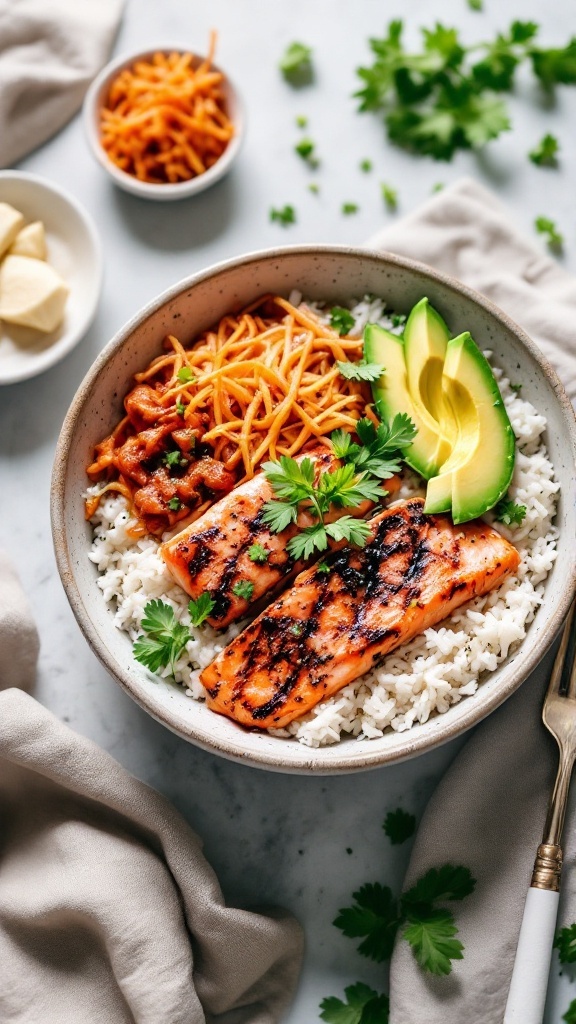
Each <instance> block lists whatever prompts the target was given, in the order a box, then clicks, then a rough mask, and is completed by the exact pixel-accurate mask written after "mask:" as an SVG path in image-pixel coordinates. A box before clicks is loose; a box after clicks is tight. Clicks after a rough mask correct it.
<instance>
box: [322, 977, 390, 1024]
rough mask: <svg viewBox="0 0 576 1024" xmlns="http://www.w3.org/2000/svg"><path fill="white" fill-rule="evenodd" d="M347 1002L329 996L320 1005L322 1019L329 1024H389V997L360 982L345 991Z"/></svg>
mask: <svg viewBox="0 0 576 1024" xmlns="http://www.w3.org/2000/svg"><path fill="white" fill-rule="evenodd" d="M344 995H345V996H346V1002H345V1003H344V1002H343V1001H342V1000H341V999H337V998H336V996H328V998H327V999H323V1000H322V1002H321V1003H320V1011H321V1012H320V1017H321V1018H322V1020H324V1021H326V1022H327V1024H388V1015H389V1012H390V1003H389V1000H388V996H386V995H378V993H377V992H375V991H374V989H373V988H370V987H369V986H368V985H364V983H363V982H361V981H358V982H356V984H355V985H349V986H348V988H345V989H344Z"/></svg>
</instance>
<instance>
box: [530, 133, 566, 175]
mask: <svg viewBox="0 0 576 1024" xmlns="http://www.w3.org/2000/svg"><path fill="white" fill-rule="evenodd" d="M559 150H560V143H559V142H558V139H557V138H556V136H555V135H544V136H543V138H541V139H540V142H539V143H538V145H537V146H535V147H534V149H532V150H531V151H530V152H529V153H528V156H529V157H530V159H531V161H532V163H533V164H537V165H538V167H557V166H558V152H559Z"/></svg>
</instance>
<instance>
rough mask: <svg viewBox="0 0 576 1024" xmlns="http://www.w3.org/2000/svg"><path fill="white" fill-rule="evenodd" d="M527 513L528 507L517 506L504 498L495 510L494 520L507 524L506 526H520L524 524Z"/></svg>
mask: <svg viewBox="0 0 576 1024" xmlns="http://www.w3.org/2000/svg"><path fill="white" fill-rule="evenodd" d="M526 512H527V508H526V505H517V504H516V502H515V501H512V500H511V499H508V498H502V500H501V501H499V502H498V504H497V505H496V507H495V509H494V518H495V519H496V521H497V522H498V523H505V524H506V526H512V523H516V525H517V526H519V525H520V523H522V522H524V519H525V517H526Z"/></svg>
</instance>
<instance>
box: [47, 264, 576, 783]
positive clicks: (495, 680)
mask: <svg viewBox="0 0 576 1024" xmlns="http://www.w3.org/2000/svg"><path fill="white" fill-rule="evenodd" d="M293 288H297V289H299V290H301V291H302V292H304V294H305V295H306V296H308V297H311V298H324V299H327V300H328V301H329V302H331V303H336V302H338V301H341V300H342V299H343V298H346V297H349V296H362V295H364V294H365V293H367V292H372V293H374V294H376V295H380V296H383V297H384V298H385V299H386V301H387V302H388V304H389V305H390V306H391V307H392V308H393V309H395V310H398V311H407V310H409V308H410V307H411V306H412V304H413V303H414V302H416V301H417V300H418V299H419V298H421V296H422V295H427V296H428V297H429V298H430V301H431V302H432V303H433V305H434V306H436V307H437V308H438V309H439V311H440V312H441V314H442V316H443V317H445V319H446V321H447V322H448V325H449V326H450V327H451V328H452V330H453V331H455V332H458V331H459V330H462V329H467V330H470V331H471V332H472V334H473V336H474V338H475V339H476V341H477V342H478V344H479V345H480V346H481V347H482V348H489V349H492V351H493V352H494V358H495V361H496V363H497V364H498V365H499V366H502V367H503V369H504V370H505V371H506V372H507V373H508V374H510V375H511V376H512V379H513V380H514V381H519V382H521V383H522V395H523V397H526V398H527V399H529V400H530V401H531V402H532V403H533V404H534V405H535V406H536V408H537V409H539V410H540V411H541V412H542V413H544V415H545V416H546V418H547V420H548V430H547V438H546V441H547V444H548V447H549V451H550V455H551V458H552V461H553V463H554V467H555V470H556V474H557V476H558V479H559V480H560V483H561V486H562V490H561V492H560V504H559V509H558V518H557V525H558V527H559V542H558V547H559V551H558V558H557V561H556V563H555V566H554V568H553V570H552V572H551V573H550V575H549V577H548V579H547V581H546V587H545V595H544V600H543V602H542V605H541V607H540V608H539V609H538V612H537V614H536V618H535V619H534V621H533V622H532V624H531V625H530V627H529V630H528V635H527V636H526V639H525V640H524V641H523V643H522V644H521V646H520V647H519V648H518V649H517V650H516V651H514V653H513V654H512V655H511V656H510V657H509V658H508V659H507V660H506V661H505V662H504V663H503V664H502V665H501V666H500V667H499V668H498V669H497V671H495V672H493V673H492V674H491V675H489V676H488V677H487V678H486V679H485V680H484V682H483V683H482V685H481V686H480V688H479V689H478V691H477V693H476V694H475V695H474V696H473V697H468V698H466V699H464V700H462V701H461V702H460V703H458V704H456V705H454V706H453V707H452V708H450V710H449V711H447V712H446V713H445V714H442V715H434V716H433V717H432V718H430V719H429V721H428V722H426V723H425V724H424V725H416V726H414V727H413V728H412V729H410V730H408V731H406V732H403V733H398V732H392V731H391V732H389V733H388V734H386V735H384V736H383V737H382V738H379V739H374V740H368V739H365V740H364V739H363V740H356V739H347V740H343V741H342V742H340V743H338V744H336V745H334V746H329V747H324V748H321V749H318V750H316V749H311V748H308V747H305V746H303V745H301V744H300V743H298V742H297V741H295V740H283V739H280V738H277V737H272V736H270V735H268V734H267V733H258V732H256V731H248V730H245V729H243V728H242V727H241V726H240V725H237V724H236V723H234V722H232V721H230V720H229V719H227V718H223V717H221V716H219V715H216V714H214V713H213V712H212V711H209V710H208V708H207V707H205V706H204V705H203V704H202V703H198V702H196V701H194V700H192V699H190V698H189V697H187V696H186V695H185V693H184V690H183V689H182V688H181V687H178V686H176V685H171V684H170V683H169V682H166V681H162V680H159V679H153V678H152V677H151V676H149V675H148V673H147V672H146V671H145V670H144V669H143V668H141V666H139V665H138V664H137V662H136V661H135V660H134V658H133V657H132V645H131V643H130V641H129V639H128V637H127V635H126V634H124V633H121V632H119V630H118V629H116V628H115V626H114V625H113V620H112V615H111V614H110V612H109V610H108V608H107V607H106V606H105V604H104V600H103V597H102V593H101V591H100V590H99V588H98V587H97V585H96V575H97V574H96V568H95V566H94V565H93V564H92V563H91V562H90V561H89V560H88V556H87V551H88V547H89V544H90V527H89V525H88V524H87V523H86V522H85V520H84V503H83V499H82V494H83V492H84V491H85V489H86V484H87V480H86V476H85V466H86V465H87V464H88V462H89V461H90V460H91V456H92V451H93V447H94V444H95V442H97V441H98V440H100V438H102V437H103V436H104V435H105V434H106V433H108V432H109V431H110V430H111V429H112V427H113V425H114V424H115V423H116V422H117V420H118V419H119V418H120V415H121V410H122V399H123V396H124V394H125V393H126V391H127V389H128V386H129V384H130V381H131V378H132V375H133V374H134V373H135V372H136V371H138V370H140V369H142V367H145V366H146V365H147V364H148V362H149V361H150V360H151V359H152V358H153V356H155V355H157V353H158V352H159V351H160V346H161V344H162V340H163V338H164V336H165V335H166V334H167V333H169V332H172V331H176V332H177V333H178V336H179V337H180V339H181V340H182V341H184V342H186V341H188V340H190V339H192V338H193V336H194V335H195V334H196V333H197V332H198V331H201V330H203V329H205V328H207V327H208V326H209V325H210V324H212V323H214V322H215V321H216V320H218V319H219V318H220V317H221V316H222V315H223V314H224V313H226V311H228V310H230V309H239V308H241V307H242V306H244V305H247V304H248V303H249V302H250V301H252V300H253V299H254V298H255V297H256V296H258V295H262V294H264V293H265V292H277V293H278V292H279V293H283V294H285V295H288V294H289V292H290V290H291V289H293ZM575 453H576V428H575V422H574V415H573V412H572V409H571V407H570V404H569V402H568V400H567V398H566V395H565V393H564V391H563V388H562V385H561V383H560V381H559V379H558V377H557V376H556V374H555V372H554V371H553V370H552V369H551V367H550V366H549V365H548V364H547V363H546V361H545V359H544V358H543V356H542V355H541V353H540V352H539V351H538V349H537V348H536V346H535V345H534V344H533V343H532V342H531V341H530V339H529V338H528V337H527V336H526V334H524V332H523V331H522V330H521V329H520V328H519V327H518V326H517V325H516V324H515V323H513V322H512V321H511V320H510V319H509V318H508V317H507V316H506V315H505V314H504V313H502V312H501V311H500V310H499V309H497V308H496V307H495V306H493V305H492V304H491V303H490V302H489V301H488V300H487V299H485V298H484V297H483V296H481V295H478V294H477V293H475V292H473V291H472V290H471V289H469V288H466V287H464V286H463V285H461V284H459V283H458V282H457V281H454V280H452V279H450V278H448V277H446V276H444V275H442V274H439V273H436V272H435V271H433V270H431V269H430V268H428V267H425V266H424V265H421V264H418V263H414V262H411V261H409V260H406V259H401V258H399V257H397V256H393V255H389V254H382V253H375V252H369V251H365V250H360V249H347V248H338V247H333V246H324V247H318V246H313V247H312V246H303V247H295V248H292V247H290V248H284V249H276V250H272V251H269V252H265V253H254V254H252V255H248V256H245V257H242V258H240V259H236V260H232V261H230V262H227V263H222V264H219V265H218V266H216V267H213V268H212V269H210V270H207V271H204V272H203V273H200V274H196V275H194V276H193V277H190V278H188V279H186V280H184V281H181V282H180V283H179V284H177V285H175V286H174V287H173V288H170V289H169V290H168V291H167V292H164V294H163V295H160V296H159V297H158V298H156V299H154V301H153V302H151V303H150V305H148V306H146V308H145V309H143V310H142V311H141V312H139V313H138V314H137V316H135V317H134V318H133V319H132V320H131V321H130V322H129V323H128V324H127V325H126V326H125V327H123V328H122V330H121V331H120V332H119V333H118V334H117V335H116V337H115V338H113V339H112V341H111V342H110V343H109V344H108V345H107V346H106V348H105V349H104V350H103V352H102V353H101V355H100V356H99V358H98V359H97V360H96V362H95V363H94V365H93V367H92V369H91V370H90V371H89V373H88V375H87V376H86V378H85V379H84V381H83V383H82V384H81V386H80V388H79V390H78V392H77V394H76V397H75V398H74V401H73V402H72V405H71V408H70V411H69V412H68V415H67V417H66V420H65V422H64V426H63V428H62V433H61V435H60V440H59V442H58V449H57V452H56V462H55V468H54V476H53V493H52V510H53V512H52V515H53V534H54V542H55V546H56V554H57V560H58V567H59V570H60V575H61V577H62V582H63V584H64V587H65V589H66V593H67V595H68V599H69V601H70V604H71V606H72V609H73V611H74V614H75V615H76V618H77V620H78V622H79V624H80V627H81V629H82V631H83V633H84V635H85V637H86V639H87V640H88V642H89V643H90V645H91V646H92V648H93V650H94V651H95V653H96V654H97V656H98V657H99V658H100V660H101V661H102V662H103V664H104V665H105V667H106V668H107V669H108V671H109V672H110V673H111V675H112V676H114V678H115V679H116V680H117V681H118V682H119V683H120V685H121V686H122V687H124V689H125V690H126V691H127V692H128V693H129V694H130V695H131V696H132V697H133V698H134V700H136V701H137V702H138V704H140V705H141V707H143V708H145V709H146V711H148V712H149V714H151V715H152V716H153V717H154V718H156V719H157V720H158V721H160V722H162V723H163V724H164V725H166V726H168V728H170V729H172V730H173V731H174V732H176V733H178V734H179V735H180V736H182V737H184V738H185V739H187V740H190V742H192V743H195V744H197V745H198V746H201V747H204V748H205V749H207V750H211V751H213V752H214V753H217V754H221V755H222V756H224V757H228V758H232V759H235V760H238V761H243V762H244V763H246V764H251V765H257V766H260V767H266V768H269V769H272V770H276V771H284V772H301V773H313V772H317V773H324V774H331V773H336V772H353V771H360V770H363V769H367V768H374V767H376V766H378V765H382V764H386V763H390V762H393V761H399V760H401V759H403V758H407V757H413V756H415V755H416V754H419V753H422V752H424V751H427V750H430V749H431V748H432V747H435V746H437V745H439V744H440V743H443V742H445V741H446V740H449V739H451V738H453V737H455V736H457V735H458V734H459V733H461V732H463V730H465V729H468V728H469V727H470V726H472V725H474V724H475V723H477V722H479V721H480V720H481V719H482V718H484V716H485V715H487V714H489V712H491V711H493V710H494V708H496V707H497V706H498V705H499V704H501V703H502V701H504V700H505V699H506V698H507V697H509V696H510V694H511V693H513V691H514V690H516V689H517V687H518V686H520V684H521V683H522V682H523V680H524V679H525V678H526V676H527V675H528V673H529V672H530V671H531V670H532V669H533V668H534V666H535V665H536V664H537V663H538V661H539V660H540V659H541V657H542V655H543V654H544V652H545V651H546V649H547V648H548V647H549V645H550V644H551V643H552V640H553V638H554V636H555V634H556V632H557V631H558V629H559V627H560V624H561V622H562V619H563V617H564V615H565V614H566V611H567V609H568V605H569V602H570V600H571V597H572V595H573V593H574V587H575V575H576V573H575V554H576V545H575V543H574V538H575V537H576V511H575V501H574V491H575V482H574V462H575Z"/></svg>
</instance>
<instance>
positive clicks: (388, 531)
mask: <svg viewBox="0 0 576 1024" xmlns="http://www.w3.org/2000/svg"><path fill="white" fill-rule="evenodd" d="M423 506H424V503H423V501H422V499H421V498H413V499H411V500H410V501H404V502H398V503H397V504H395V505H393V506H392V507H391V508H390V509H387V510H386V511H385V512H382V513H381V514H380V515H378V516H375V517H374V519H372V520H371V526H372V539H371V540H369V542H368V544H367V545H366V547H365V548H364V549H363V550H356V549H354V548H346V549H344V550H343V551H340V552H338V553H335V554H332V555H329V556H328V557H327V559H325V561H326V562H327V563H328V571H327V572H324V571H320V570H318V569H317V568H315V567H313V568H311V569H307V570H305V571H304V572H302V573H300V575H299V576H298V577H297V578H296V580H295V581H294V584H293V586H292V587H291V588H290V589H289V590H287V591H286V592H285V593H284V594H282V596H281V597H280V598H279V599H278V600H277V601H275V602H274V603H273V604H272V605H270V607H269V608H267V609H266V611H265V612H263V613H262V614H261V615H259V616H258V618H257V619H255V620H254V622H253V623H251V625H249V626H248V627H247V629H245V630H244V632H243V633H241V634H240V635H239V636H238V637H236V639H235V640H234V641H233V642H232V643H231V644H229V645H228V647H226V648H225V650H224V651H222V653H221V654H219V655H218V657H217V658H216V659H215V660H214V661H213V662H212V664H211V665H209V666H208V667H207V668H205V669H204V671H203V672H202V674H201V676H200V679H201V681H202V683H203V685H204V686H205V688H206V692H207V703H208V706H209V707H210V708H212V710H213V711H217V712H219V713H220V714H223V715H227V716H228V717H230V718H233V719H235V720H236V721H238V722H240V723H241V724H242V725H246V726H252V727H254V726H255V727H257V728H259V729H269V728H282V727H284V726H286V725H288V724H289V723H290V722H292V721H293V720H294V719H295V718H299V717H301V716H302V715H304V714H306V712H308V711H310V709H311V708H313V707H314V706H315V705H316V704H318V703H319V702H320V701H322V700H325V699H326V698H327V697H330V696H331V695H332V694H333V693H336V692H337V691H338V690H340V689H341V688H342V687H343V686H346V685H347V683H350V682H352V681H353V680H355V679H357V678H358V677H359V676H361V675H363V674H364V673H365V672H368V671H369V670H370V669H372V668H374V666H375V665H377V664H379V662H380V661H381V660H382V658H383V657H384V656H385V655H386V654H387V653H388V652H389V651H392V650H393V649H394V648H396V647H399V646H400V644H403V643H405V642H406V641H407V640H410V639H411V638H412V637H413V636H415V635H416V634H417V633H421V632H422V631H423V630H424V629H427V628H428V626H433V625H435V624H436V623H437V622H439V621H440V620H441V619H444V618H446V616H448V615H450V613H451V612H452V611H454V609H455V608H457V607H458V606H459V605H461V604H464V602H465V601H469V600H470V599H471V598H473V597H476V595H478V594H485V593H486V592H487V591H489V590H492V589H493V588H494V587H496V586H498V584H499V583H500V582H501V581H502V580H503V579H504V578H505V577H506V576H507V575H508V574H509V573H512V572H515V571H516V569H517V568H518V565H519V562H520V557H519V555H518V552H517V551H516V549H515V548H514V547H513V546H512V544H510V543H509V542H508V541H507V540H505V538H504V537H502V536H501V535H500V534H499V533H497V532H496V530H493V529H492V528H491V527H489V526H487V525H486V524H485V523H483V522H481V521H477V522H472V523H466V524H464V525H462V526H457V527H456V526H454V525H453V524H452V521H451V519H450V518H449V517H448V516H446V515H425V514H424V511H423Z"/></svg>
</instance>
